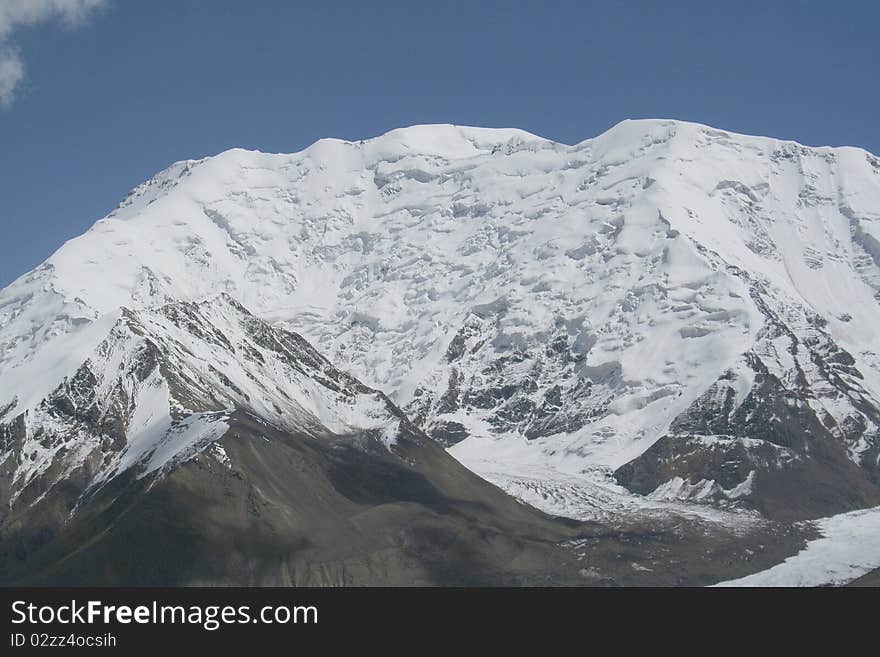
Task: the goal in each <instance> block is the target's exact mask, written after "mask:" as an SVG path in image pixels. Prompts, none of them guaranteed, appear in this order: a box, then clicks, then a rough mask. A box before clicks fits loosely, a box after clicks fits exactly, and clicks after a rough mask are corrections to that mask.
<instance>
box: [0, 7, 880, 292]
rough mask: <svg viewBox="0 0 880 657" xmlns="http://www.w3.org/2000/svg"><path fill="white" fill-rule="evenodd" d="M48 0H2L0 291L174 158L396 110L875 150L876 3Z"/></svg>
mask: <svg viewBox="0 0 880 657" xmlns="http://www.w3.org/2000/svg"><path fill="white" fill-rule="evenodd" d="M22 2H25V3H32V4H29V5H27V8H28V10H29V11H31V14H30V15H28V16H21V15H19V17H18V19H17V20H16V19H15V16H14V14H13V13H12V12H14V11H17V10H21V8H22V7H23V6H25V5H22ZM56 2H57V3H60V4H62V5H63V4H64V3H69V4H70V6H71V7H73V8H72V9H71V10H70V12H68V13H67V14H62V15H58V14H57V12H56V13H55V14H52V13H51V12H50V11H48V10H47V12H45V13H44V14H39V15H37V13H35V12H36V8H37V6H38V5H42V4H46V5H47V6H48V5H50V4H51V2H49V0H0V85H2V82H3V81H2V75H3V73H4V69H3V65H4V59H3V58H4V57H5V58H6V60H5V61H6V63H7V64H9V63H10V62H12V63H13V64H15V65H17V66H19V67H20V68H21V71H17V70H16V71H13V73H16V75H15V77H14V79H13V81H14V82H15V84H14V87H12V88H11V91H10V92H9V93H8V94H7V97H6V99H5V106H4V107H0V229H2V230H0V285H6V284H8V283H9V282H11V281H12V280H13V279H14V278H15V277H17V276H18V275H20V274H22V273H24V272H25V271H27V270H29V269H31V268H32V267H34V266H36V265H37V264H39V263H40V262H41V261H42V260H44V259H45V258H46V257H48V256H49V255H50V254H51V252H52V251H53V250H54V249H56V248H57V247H58V246H60V245H61V244H62V243H63V242H64V240H66V239H68V238H70V237H73V236H75V235H78V234H80V233H82V232H83V231H84V230H86V229H87V228H88V227H89V226H90V225H91V224H92V223H94V221H96V220H97V219H99V218H100V217H101V216H103V215H104V214H106V213H107V212H108V211H110V210H111V209H112V208H113V207H114V206H115V205H116V203H117V202H118V201H119V200H120V199H121V198H122V197H123V196H124V195H125V193H126V192H127V191H128V190H129V189H130V188H132V187H134V186H135V185H136V184H138V183H140V182H142V181H143V180H145V179H147V178H149V177H150V176H151V175H152V174H154V173H155V172H156V171H158V170H160V169H162V168H164V167H166V166H167V165H168V164H170V163H171V162H173V161H175V160H180V159H185V158H196V157H202V156H205V155H211V154H214V153H217V152H219V151H222V150H224V149H226V148H230V147H233V146H241V147H245V148H256V149H260V150H265V151H274V152H292V151H296V150H299V149H301V148H303V147H305V146H307V145H308V144H310V143H311V142H313V141H315V140H316V139H318V138H321V137H341V138H348V139H360V138H365V137H369V136H373V135H376V134H381V133H383V132H385V131H387V130H389V129H392V128H395V127H400V126H404V125H410V124H415V123H459V124H467V125H480V126H510V127H518V128H523V129H525V130H529V131H531V132H534V133H537V134H540V135H543V136H545V137H549V138H552V139H556V140H559V141H563V142H567V143H574V142H577V141H580V140H582V139H585V138H588V137H591V136H594V135H596V134H598V133H600V132H602V131H603V130H605V129H607V128H608V127H610V126H611V125H613V124H615V123H617V122H618V121H620V120H622V119H624V118H636V117H663V118H678V119H685V120H691V121H698V122H701V123H707V124H710V125H714V126H717V127H720V128H724V129H727V130H732V131H736V132H744V133H753V134H765V135H770V136H774V137H780V138H790V139H796V140H798V141H801V142H803V143H807V144H811V145H826V144H829V145H856V146H862V147H864V148H867V149H868V150H871V151H873V152H875V153H878V152H880V132H878V130H877V116H878V110H880V85H878V77H880V76H878V55H877V49H876V45H877V42H878V26H880V8H878V3H874V2H861V1H857V0H848V1H847V2H842V3H831V2H827V1H824V2H815V1H809V0H804V1H802V2H781V1H773V0H765V1H764V2H747V1H743V2H735V3H731V2H713V1H710V0H702V1H701V2H677V1H675V0H667V1H666V2H620V3H615V2H611V1H607V0H606V1H605V2H588V1H581V2H556V1H553V0H543V1H541V2H516V1H512V0H508V1H507V2H500V1H494V0H483V1H479V2H478V1H471V2H458V1H456V0H446V1H445V2H430V3H429V2H419V1H417V0H409V1H407V2H403V1H387V2H383V1H381V0H376V1H375V2H363V1H361V2H334V1H333V0H324V1H323V2H289V1H277V2H276V1H270V0H250V1H248V2H243V1H241V0H238V1H232V0H213V1H211V2H205V1H196V0H173V1H172V0H151V1H150V2H138V1H136V0H56ZM91 5H100V6H95V7H92V6H91ZM4 11H5V12H6V13H5V20H6V23H5V27H4V22H3V21H4ZM10 16H12V19H11V18H10ZM9 70H10V69H9V68H8V66H7V68H6V69H5V71H6V73H9ZM0 92H2V86H0ZM3 101H4V99H3V98H2V97H0V104H3Z"/></svg>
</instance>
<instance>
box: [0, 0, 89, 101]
mask: <svg viewBox="0 0 880 657" xmlns="http://www.w3.org/2000/svg"><path fill="white" fill-rule="evenodd" d="M104 2H105V0H0V107H2V108H6V107H9V106H10V105H12V103H13V101H14V100H15V92H16V89H17V87H18V85H19V83H20V82H21V81H22V80H23V79H24V63H23V62H22V59H21V55H20V54H19V51H18V49H17V48H16V47H15V46H14V45H13V43H12V37H13V36H14V34H15V31H16V30H17V29H19V28H22V27H28V26H33V25H37V24H39V23H43V22H46V21H52V20H60V21H62V22H63V23H64V24H65V25H66V26H68V27H76V26H77V25H79V24H80V23H82V21H83V20H85V19H86V17H87V16H88V15H89V13H90V12H91V11H93V10H94V9H97V8H98V7H100V6H101V5H103V4H104Z"/></svg>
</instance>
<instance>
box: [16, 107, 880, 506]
mask: <svg viewBox="0 0 880 657" xmlns="http://www.w3.org/2000/svg"><path fill="white" fill-rule="evenodd" d="M878 262H880V161H878V160H877V158H875V157H874V156H872V155H870V154H869V153H866V152H865V151H862V150H859V149H854V148H806V147H803V146H800V145H798V144H795V143H792V142H783V141H778V140H773V139H767V138H758V137H745V136H740V135H733V134H730V133H726V132H722V131H718V130H714V129H711V128H707V127H704V126H699V125H694V124H688V123H682V122H673V121H625V122H623V123H621V124H619V125H617V126H615V127H614V128H612V129H611V130H609V131H608V132H606V133H605V134H603V135H601V136H599V137H597V138H595V139H591V140H587V141H584V142H582V143H580V144H577V145H575V146H566V145H562V144H557V143H553V142H550V141H547V140H544V139H541V138H539V137H536V136H534V135H530V134H527V133H524V132H521V131H516V130H489V129H478V128H461V127H455V126H416V127H413V128H407V129H401V130H395V131H393V132H390V133H388V134H386V135H383V136H382V137H378V138H376V139H373V140H368V141H365V142H359V143H352V142H344V141H337V140H322V141H319V142H317V143H316V144H314V145H313V146H311V147H310V148H308V149H306V150H305V151H303V152H301V153H297V154H293V155H270V154H264V153H256V152H248V151H241V150H233V151H228V152H226V153H222V154H221V155H218V156H216V157H213V158H208V159H205V160H201V161H189V162H181V163H178V164H175V165H173V166H172V167H170V168H169V169H167V170H166V171H164V172H162V173H160V174H159V175H158V176H156V177H155V178H154V179H153V180H151V181H149V182H147V183H145V184H144V185H141V186H140V187H138V188H137V189H135V190H134V191H133V192H132V193H131V194H130V195H129V197H128V198H127V199H126V200H125V201H123V203H122V204H121V205H120V207H119V208H117V210H115V211H114V212H112V213H111V214H110V215H109V216H108V217H106V218H104V219H102V220H101V221H99V222H98V223H97V224H95V226H94V227H93V228H92V229H91V230H90V231H88V232H87V233H86V234H85V235H83V236H82V237H80V238H77V239H75V240H71V241H70V242H69V243H67V244H66V245H65V246H64V247H62V248H61V249H60V250H59V251H58V252H57V253H55V254H54V255H53V256H52V257H51V258H50V259H49V260H48V261H47V262H46V263H45V264H44V265H42V266H41V267H39V268H38V269H36V270H35V271H33V272H31V273H30V274H28V275H26V276H24V277H22V278H21V279H19V280H18V281H16V282H15V283H13V284H12V285H11V286H9V287H8V288H6V289H5V290H4V291H2V292H0V376H2V379H0V380H2V382H3V383H2V384H0V421H3V420H4V419H6V420H9V419H10V418H13V417H15V416H17V415H18V414H20V413H21V412H22V411H24V410H26V409H32V408H34V407H35V406H36V405H37V404H39V402H40V400H42V399H43V398H45V397H46V396H47V395H49V394H50V393H51V391H52V390H54V389H55V387H56V386H57V385H58V383H59V381H60V379H61V378H62V377H64V376H71V375H72V374H73V372H74V371H75V369H76V367H78V365H79V363H81V362H82V360H83V357H84V356H85V355H86V354H87V353H88V352H89V351H90V350H91V349H93V348H94V346H95V345H96V341H98V340H100V339H101V336H102V333H103V331H104V330H105V324H106V323H107V322H108V321H111V320H108V319H107V317H108V314H110V315H111V316H112V313H114V312H116V311H117V309H118V308H119V307H120V306H126V307H130V308H133V309H135V310H137V309H140V308H149V307H155V306H157V305H161V304H165V303H169V302H173V301H177V300H200V299H203V298H206V297H209V296H211V295H214V294H216V293H217V292H218V291H225V292H227V293H228V294H229V295H231V297H233V298H234V299H236V300H238V301H239V302H241V303H243V304H244V305H245V306H246V307H248V308H250V309H251V310H253V311H254V312H255V313H256V314H257V315H258V316H260V317H261V318H263V319H265V320H268V321H269V322H272V323H274V324H277V325H278V326H282V327H285V328H289V329H293V330H297V331H299V332H300V333H302V334H303V335H304V336H305V337H306V338H307V339H308V340H310V341H311V342H312V343H314V344H315V345H316V347H317V348H318V350H319V351H320V352H321V353H323V354H325V355H326V356H328V358H329V359H330V360H331V361H333V362H334V363H336V364H337V365H338V366H340V367H341V368H343V369H347V370H349V371H351V372H352V373H353V374H355V375H356V376H358V377H359V378H361V379H362V380H364V381H365V382H367V383H368V384H369V385H372V386H375V387H377V388H379V389H382V390H384V391H386V392H388V394H389V395H391V397H392V399H394V401H395V402H396V403H397V404H399V405H401V406H404V407H405V408H406V409H407V410H408V412H409V413H410V414H411V415H412V417H413V418H414V419H415V420H416V421H417V422H418V423H420V424H422V425H423V426H424V427H425V428H426V430H427V431H428V432H429V433H431V434H433V435H434V436H435V437H436V438H437V439H439V440H441V441H444V442H446V443H447V444H455V447H454V448H453V453H454V454H455V455H456V456H457V457H458V458H459V459H461V460H462V461H463V462H464V463H465V464H467V465H469V467H472V468H473V469H475V470H476V471H477V472H482V473H484V474H487V476H488V473H490V472H496V473H498V472H501V473H503V472H505V469H506V470H507V471H508V472H523V471H538V472H549V473H553V472H558V473H559V475H560V480H562V481H564V480H566V479H567V478H568V477H570V476H576V477H580V478H583V480H584V481H586V482H595V483H596V485H601V486H606V487H607V486H608V485H613V482H610V481H609V476H610V474H611V473H612V472H613V471H615V470H617V471H618V480H619V481H621V482H622V483H624V484H625V485H626V486H627V487H628V488H630V489H631V490H635V491H637V492H639V493H644V494H651V495H652V497H654V498H655V499H663V498H674V499H699V500H715V501H719V500H720V501H728V502H736V503H747V504H751V505H752V506H755V507H757V508H760V509H761V510H762V511H764V512H766V513H769V514H771V515H772V514H774V513H777V512H779V509H780V508H781V507H785V505H786V500H790V499H791V498H792V497H793V496H796V494H797V490H798V487H803V486H804V485H805V484H806V482H809V481H813V480H816V481H819V482H820V483H821V485H820V486H819V487H818V488H817V491H818V492H817V498H816V499H810V500H807V501H806V502H804V503H803V505H802V506H801V507H799V508H797V509H795V511H793V515H796V516H811V515H812V516H815V515H825V514H827V513H830V512H833V511H835V510H842V509H847V508H854V507H857V506H864V505H866V504H872V503H876V502H877V501H878V500H877V490H876V481H877V475H876V472H877V469H878V459H880V439H878V425H880V412H878V410H877V409H878V399H880V356H878V354H880V338H878V336H877V333H876V331H875V328H876V327H877V326H878V325H880V304H878V293H880V267H878ZM792 427H794V429H792ZM649 448H650V449H649ZM817 454H818V456H817ZM622 466H623V467H622ZM846 482H849V483H846ZM838 490H839V491H840V492H838V493H835V492H834V491H838Z"/></svg>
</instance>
